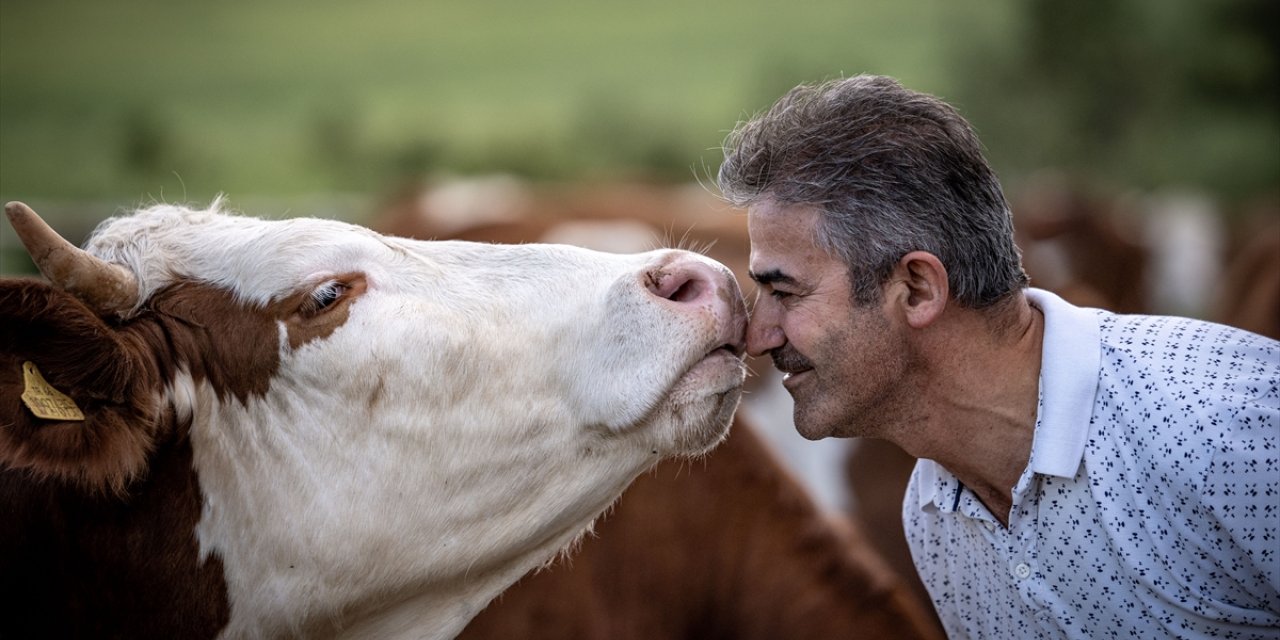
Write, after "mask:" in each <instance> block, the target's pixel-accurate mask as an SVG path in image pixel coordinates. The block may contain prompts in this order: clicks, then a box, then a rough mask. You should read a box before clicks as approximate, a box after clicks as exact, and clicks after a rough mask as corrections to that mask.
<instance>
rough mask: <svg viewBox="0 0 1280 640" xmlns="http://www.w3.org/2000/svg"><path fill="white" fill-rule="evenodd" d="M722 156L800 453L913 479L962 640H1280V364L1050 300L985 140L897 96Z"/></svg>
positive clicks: (808, 92) (857, 82)
mask: <svg viewBox="0 0 1280 640" xmlns="http://www.w3.org/2000/svg"><path fill="white" fill-rule="evenodd" d="M725 147H726V155H725V161H724V164H723V166H722V167H721V169H720V174H719V185H720V188H721V190H722V192H723V193H724V194H725V196H726V197H727V198H728V199H729V200H730V201H731V202H733V203H735V204H737V205H739V206H745V207H747V209H748V225H749V230H750V235H751V265H750V269H751V277H752V278H753V279H754V280H755V281H756V282H757V284H758V285H759V298H758V300H757V302H756V306H755V310H754V313H753V316H752V318H751V322H750V325H749V327H748V330H747V347H748V351H749V352H750V353H752V354H753V355H762V354H765V353H768V354H770V355H771V356H772V357H773V361H774V363H775V365H776V366H777V367H778V369H779V370H781V371H782V372H784V373H785V374H786V376H785V379H784V382H783V384H784V385H785V386H786V388H787V389H788V391H790V393H791V395H792V396H793V397H794V399H795V422H796V428H797V429H798V430H799V432H800V433H801V434H803V435H804V436H805V437H807V438H810V439H818V438H825V437H832V436H835V437H855V436H857V437H874V438H884V439H887V440H889V441H892V442H894V443H896V444H897V445H899V446H900V447H902V448H903V449H904V450H906V451H907V452H908V453H910V454H912V455H914V456H915V457H916V458H918V462H917V465H916V468H915V471H914V473H913V475H912V478H911V482H910V484H909V487H908V490H907V496H906V499H905V501H904V505H903V514H904V521H905V526H906V530H907V537H908V541H909V543H910V546H911V550H912V555H913V558H914V561H915V564H916V567H917V569H918V570H919V572H920V575H921V579H922V580H923V581H924V582H925V584H926V586H927V588H928V590H929V593H930V596H931V598H932V600H933V603H934V606H935V607H936V609H937V611H938V614H939V617H940V618H941V620H942V622H943V625H944V626H945V627H946V630H947V632H948V634H949V635H951V636H952V637H957V638H963V637H970V638H997V637H1009V638H1023V637H1027V638H1031V637H1044V638H1060V637H1070V638H1108V637H1127V638H1134V637H1137V638H1148V637H1162V636H1168V637H1236V638H1255V637H1269V638H1275V637H1280V595H1278V592H1280V462H1278V461H1280V417H1278V414H1280V408H1278V407H1280V402H1278V399H1277V398H1278V390H1277V385H1278V384H1280V343H1277V342H1275V341H1273V340H1269V339H1267V338H1263V337H1261V336H1257V335H1254V334H1251V333H1247V332H1243V331H1239V330H1235V329H1230V328H1227V327H1224V326H1220V325H1214V324H1209V323H1205V322H1199V321H1194V320H1188V319H1182V318H1169V317H1152V316H1121V315H1115V314H1111V313H1107V312H1104V311H1100V310H1096V309H1081V308H1077V307H1074V306H1072V305H1070V304H1068V303H1066V302H1064V301H1063V300H1062V299H1060V298H1058V297H1057V296H1054V295H1053V294H1050V293H1048V292H1045V291H1040V290H1036V289H1029V288H1028V279H1027V276H1026V274H1025V273H1024V272H1023V270H1022V268H1021V265H1020V257H1019V253H1018V250H1017V248H1016V247H1015V246H1014V244H1013V229H1012V223H1011V220H1010V213H1009V207H1008V205H1007V204H1006V201H1005V199H1004V196H1003V194H1002V192H1001V188H1000V185H999V182H998V181H997V179H996V177H995V175H994V173H993V172H992V171H991V169H990V168H989V166H988V165H987V163H986V160H985V159H984V158H983V156H982V153H981V150H980V144H979V142H978V140H977V138H976V137H975V135H974V134H973V131H972V130H971V128H970V127H969V125H968V123H967V122H965V120H964V119H963V118H961V117H960V116H959V115H958V114H957V113H956V112H955V110H954V109H952V108H951V107H950V106H948V105H947V104H945V103H943V102H942V101H940V100H938V99H936V98H934V97H932V96H928V95H924V94H920V93H916V92H912V91H909V90H906V89H904V88H903V87H902V86H901V85H899V84H898V83H897V82H895V81H893V80H891V79H888V78H883V77H872V76H858V77H854V78H848V79H844V80H839V81H834V82H829V83H825V84H822V85H816V86H801V87H798V88H796V89H794V90H792V91H791V92H790V93H788V94H787V95H786V96H784V97H783V98H781V99H780V100H779V101H778V102H777V103H776V104H775V105H774V106H773V107H772V108H771V109H770V110H769V111H768V112H767V113H765V114H763V115H761V116H759V117H757V118H755V119H753V120H751V121H749V122H747V123H745V124H742V125H740V126H739V127H738V128H737V129H736V130H735V131H734V132H733V133H732V134H731V135H730V136H729V139H728V140H727V142H726V145H725Z"/></svg>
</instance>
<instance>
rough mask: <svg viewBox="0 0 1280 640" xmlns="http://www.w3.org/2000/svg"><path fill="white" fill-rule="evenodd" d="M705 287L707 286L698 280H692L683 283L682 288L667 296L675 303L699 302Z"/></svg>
mask: <svg viewBox="0 0 1280 640" xmlns="http://www.w3.org/2000/svg"><path fill="white" fill-rule="evenodd" d="M705 286H706V285H704V284H703V283H702V281H700V280H698V279H697V278H690V279H688V280H686V281H685V282H682V283H681V284H680V286H678V287H676V290H675V291H672V292H671V295H669V296H667V299H668V300H671V301H673V302H689V301H690V300H697V299H698V296H700V295H702V291H703V289H704V287H705Z"/></svg>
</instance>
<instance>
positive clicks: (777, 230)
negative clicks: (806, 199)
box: [747, 200, 831, 284]
mask: <svg viewBox="0 0 1280 640" xmlns="http://www.w3.org/2000/svg"><path fill="white" fill-rule="evenodd" d="M747 214H748V217H747V230H748V233H749V234H750V236H751V259H750V264H749V273H750V276H751V279H752V280H754V281H756V282H757V283H759V284H773V283H787V284H795V283H797V282H798V281H800V280H802V279H804V277H805V276H804V274H805V273H807V272H808V271H811V270H813V269H814V268H816V267H820V266H821V265H820V263H826V262H828V261H830V260H831V257H830V256H829V255H827V252H826V251H824V250H823V249H822V248H820V247H818V246H817V244H816V242H815V241H816V235H815V231H816V229H815V227H816V225H817V223H818V220H819V215H820V214H819V212H818V210H817V208H816V207H814V206H812V205H796V204H793V205H788V204H779V203H777V202H774V201H772V200H770V201H764V202H760V203H758V204H754V205H752V206H751V207H749V208H748V210H747Z"/></svg>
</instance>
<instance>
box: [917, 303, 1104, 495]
mask: <svg viewBox="0 0 1280 640" xmlns="http://www.w3.org/2000/svg"><path fill="white" fill-rule="evenodd" d="M1026 295H1027V300H1028V301H1029V302H1030V303H1031V304H1032V305H1033V306H1035V307H1036V308H1038V309H1040V311H1041V313H1043V314H1044V342H1043V346H1042V347H1041V353H1040V355H1041V358H1040V389H1041V394H1040V406H1039V410H1038V414H1037V415H1038V417H1037V420H1036V427H1035V429H1036V430H1035V435H1034V436H1033V439H1032V442H1031V460H1030V461H1029V463H1028V467H1030V469H1031V471H1032V472H1034V473H1040V474H1045V475H1053V476H1061V477H1065V478H1073V477H1075V475H1076V471H1077V470H1079V468H1080V462H1081V461H1082V460H1083V459H1084V448H1085V444H1086V441H1087V440H1088V437H1089V420H1090V418H1091V417H1092V416H1093V402H1094V396H1095V394H1096V392H1097V389H1098V371H1099V368H1100V366H1101V363H1102V347H1101V340H1100V336H1101V330H1100V329H1099V323H1098V316H1097V315H1096V314H1095V313H1094V312H1092V311H1089V310H1087V309H1081V308H1079V307H1076V306H1073V305H1072V304H1070V303H1069V302H1067V301H1065V300H1063V299H1062V298H1060V297H1058V296H1057V295H1054V294H1052V293H1050V292H1048V291H1044V290H1042V289H1034V288H1028V289H1027V292H1026ZM916 467H917V474H918V476H917V484H916V489H917V491H918V492H919V496H918V497H919V502H920V505H919V506H920V508H922V509H923V508H925V507H926V506H927V505H929V504H931V503H936V504H937V505H939V506H940V507H941V506H943V503H944V502H946V501H945V498H946V490H947V488H948V487H949V486H950V485H951V483H952V482H953V481H954V476H952V475H951V473H950V472H948V471H947V470H946V468H945V467H942V466H941V465H939V464H938V463H936V462H934V461H933V460H926V459H923V458H922V459H920V460H919V461H917V463H916ZM935 499H936V501H935Z"/></svg>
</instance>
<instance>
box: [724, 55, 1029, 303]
mask: <svg viewBox="0 0 1280 640" xmlns="http://www.w3.org/2000/svg"><path fill="white" fill-rule="evenodd" d="M724 148H725V160H724V164H722V165H721V166H720V173H719V176H718V179H717V182H718V183H719V187H720V190H721V192H722V193H723V194H724V196H725V198H726V199H728V200H729V201H730V202H731V203H733V204H734V205H736V206H741V207H745V206H750V205H751V204H753V203H756V202H760V201H762V200H766V199H769V200H773V201H774V202H777V203H778V204H783V205H810V206H815V207H817V208H818V209H819V210H820V211H821V213H822V217H821V220H822V222H820V223H819V225H818V229H817V232H816V235H817V237H816V238H815V239H814V240H815V244H817V245H818V246H819V247H821V248H822V249H824V250H826V251H827V252H829V253H830V254H831V255H833V256H835V257H837V258H839V259H840V260H842V261H843V262H844V263H845V264H846V265H848V267H849V278H850V281H851V282H852V283H853V300H854V302H855V303H857V304H859V305H867V304H872V303H875V302H876V301H878V300H879V299H880V291H881V287H880V286H881V285H882V284H883V283H884V282H885V280H887V279H888V277H889V275H890V273H892V271H893V268H894V266H895V265H896V264H897V262H898V261H899V260H900V259H901V258H902V256H904V255H906V254H908V253H910V252H912V251H917V250H922V251H927V252H929V253H932V254H934V255H935V256H937V257H938V259H939V260H941V261H942V263H943V265H945V266H946V268H947V273H948V284H949V287H950V289H951V296H952V298H953V299H954V300H956V301H957V302H958V303H959V304H960V305H961V306H965V307H969V308H974V309H983V308H987V307H990V306H992V305H994V304H996V303H997V302H1000V301H1001V300H1003V299H1005V298H1007V297H1008V296H1009V295H1011V294H1012V293H1014V292H1016V291H1019V290H1021V289H1022V288H1023V287H1025V286H1027V282H1028V280H1027V275H1026V273H1025V272H1024V271H1023V270H1022V266H1021V256H1020V254H1019V252H1018V248H1017V247H1016V246H1015V245H1014V242H1013V221H1012V217H1011V215H1010V212H1009V205H1008V203H1007V202H1006V201H1005V198H1004V194H1003V193H1002V192H1001V189H1000V182H999V180H997V178H996V176H995V173H994V172H993V171H992V170H991V167H989V166H988V165H987V162H986V159H984V158H983V156H982V146H981V143H979V142H978V138H977V136H976V135H975V134H974V132H973V129H972V128H970V126H969V123H968V122H966V121H965V120H964V118H962V117H961V116H960V114H958V113H957V112H956V111H955V109H953V108H952V107H951V106H950V105H948V104H946V103H945V102H942V101H941V100H939V99H937V98H935V97H933V96H930V95H926V94H922V93H917V92H914V91H910V90H908V89H905V88H903V87H902V85H900V84H898V82H897V81H895V80H893V79H892V78H886V77H882V76H867V75H860V76H855V77H852V78H846V79H841V80H834V81H829V82H825V83H822V84H814V85H801V86H799V87H796V88H795V89H792V90H791V91H790V92H788V93H787V94H786V95H784V96H783V97H782V98H780V99H779V100H778V102H776V103H775V104H774V105H773V107H771V108H770V109H769V110H768V111H767V112H766V113H764V114H763V115H760V116H757V117H755V118H753V119H752V120H750V121H748V122H746V123H742V124H739V126H738V127H737V128H736V129H735V130H734V131H733V133H731V134H729V137H728V139H727V140H726V141H725V145H724Z"/></svg>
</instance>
